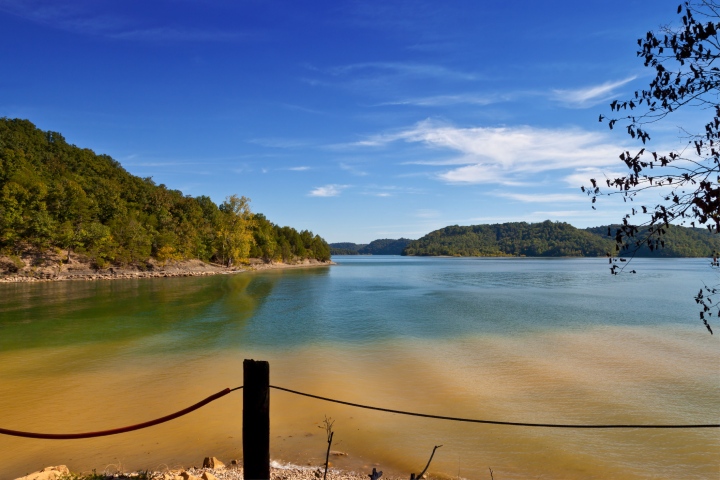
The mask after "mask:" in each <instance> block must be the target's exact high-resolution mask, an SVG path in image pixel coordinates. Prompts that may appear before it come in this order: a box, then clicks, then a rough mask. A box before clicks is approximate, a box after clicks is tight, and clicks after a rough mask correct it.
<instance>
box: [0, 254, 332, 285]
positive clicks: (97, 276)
mask: <svg viewBox="0 0 720 480" xmlns="http://www.w3.org/2000/svg"><path fill="white" fill-rule="evenodd" d="M22 261H23V263H24V264H25V265H26V266H24V267H22V268H19V269H17V271H14V272H12V271H10V267H9V266H8V265H10V262H11V260H10V259H9V258H8V257H0V283H29V282H57V281H73V280H75V281H77V280H84V281H94V280H120V279H131V278H168V277H201V276H207V275H229V274H236V273H242V272H257V271H264V270H278V269H288V268H310V267H327V266H330V265H335V262H333V261H327V262H321V261H318V260H315V259H305V260H302V261H298V262H296V263H281V262H269V263H266V262H263V261H262V260H259V259H250V263H249V264H248V265H241V266H237V267H223V266H221V265H217V264H212V263H205V262H203V261H201V260H184V261H179V262H168V263H167V264H165V265H160V264H158V263H157V262H154V261H150V262H148V264H147V265H146V266H144V268H143V269H140V268H138V267H129V268H120V267H108V268H103V269H94V268H92V266H91V264H90V263H89V262H88V261H84V260H83V259H71V260H70V261H65V262H60V261H59V260H58V259H56V258H53V257H43V258H40V259H38V258H32V257H26V258H25V257H24V258H22ZM28 265H30V266H28ZM3 267H4V268H3Z"/></svg>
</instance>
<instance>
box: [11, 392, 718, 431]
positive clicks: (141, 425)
mask: <svg viewBox="0 0 720 480" xmlns="http://www.w3.org/2000/svg"><path fill="white" fill-rule="evenodd" d="M241 388H243V387H242V386H240V387H235V388H226V389H225V390H222V391H220V392H218V393H216V394H214V395H210V396H209V397H207V398H206V399H204V400H202V401H200V402H198V403H196V404H194V405H191V406H189V407H187V408H185V409H183V410H180V411H178V412H175V413H172V414H170V415H166V416H164V417H160V418H156V419H155V420H150V421H148V422H144V423H138V424H137V425H130V426H127V427H121V428H114V429H111V430H101V431H98V432H84V433H36V432H22V431H19V430H8V429H5V428H0V435H11V436H14V437H25V438H41V439H47V440H74V439H79V438H94V437H104V436H107V435H117V434H119V433H125V432H132V431H134V430H140V429H143V428H148V427H152V426H154V425H159V424H161V423H165V422H169V421H170V420H174V419H176V418H178V417H182V416H183V415H187V414H188V413H190V412H193V411H195V410H197V409H198V408H200V407H203V406H205V405H207V404H208V403H210V402H214V401H215V400H217V399H218V398H221V397H224V396H225V395H227V394H228V393H230V392H234V391H235V390H240V389H241ZM270 388H274V389H275V390H281V391H284V392H288V393H292V394H295V395H301V396H303V397H309V398H314V399H317V400H323V401H326V402H332V403H339V404H341V405H348V406H350V407H358V408H365V409H368V410H376V411H379V412H388V413H397V414H399V415H410V416H413V417H423V418H434V419H437V420H450V421H454V422H468V423H483V424H487V425H508V426H514V427H546V428H596V429H600V428H605V429H610V428H655V429H657V428H720V424H700V425H632V424H623V425H577V424H576V425H573V424H560V423H527V422H504V421H499V420H480V419H475V418H462V417H448V416H445V415H431V414H428V413H418V412H408V411H404V410H394V409H391V408H382V407H373V406H371V405H363V404H360V403H352V402H346V401H343V400H336V399H334V398H328V397H321V396H319V395H313V394H310V393H305V392H299V391H297V390H291V389H289V388H284V387H278V386H276V385H270Z"/></svg>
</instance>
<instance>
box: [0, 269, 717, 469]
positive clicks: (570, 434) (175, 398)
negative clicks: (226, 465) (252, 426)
mask: <svg viewBox="0 0 720 480" xmlns="http://www.w3.org/2000/svg"><path fill="white" fill-rule="evenodd" d="M339 261H340V265H338V266H336V267H332V268H330V269H308V270H303V271H286V272H267V273H263V274H258V275H236V276H224V277H208V278H188V279H146V280H128V281H117V282H105V283H85V282H77V283H75V282H73V283H69V282H67V283H54V284H41V285H0V427H3V428H9V429H17V430H29V431H46V432H63V433H64V432H78V431H92V430H98V429H105V428H112V427H117V426H123V425H127V424H134V423H138V422H142V421H145V420H148V419H151V418H154V417H158V416H162V415H165V414H167V413H170V412H172V411H175V410H179V409H181V408H184V407H185V406H187V405H189V404H191V403H195V402H196V401H199V400H200V399H202V398H204V397H206V396H208V395H210V394H211V393H214V392H216V391H219V390H221V389H223V388H225V387H234V386H237V385H240V384H241V383H242V378H241V375H242V373H241V372H242V360H243V359H244V358H256V359H266V360H269V361H270V362H271V382H272V383H273V384H276V385H281V386H284V387H287V388H291V389H296V390H301V391H306V392H309V393H315V394H318V395H323V396H328V397H334V398H339V399H342V400H347V401H350V402H357V403H364V404H370V405H377V406H382V407H386V408H392V409H403V410H412V411H418V412H426V413H432V414H439V415H447V416H458V417H471V418H481V419H491V420H504V421H514V422H539V423H577V424H587V423H592V424H597V423H622V424H626V423H632V424H644V423H648V424H657V423H691V424H697V423H720V413H719V412H720V367H718V365H720V364H719V363H718V359H719V357H720V344H719V343H718V340H717V338H716V336H710V335H709V334H707V332H706V331H704V329H703V327H702V326H701V325H700V324H699V322H698V320H697V313H696V310H695V307H694V302H693V301H692V295H693V294H694V293H695V291H696V290H697V289H698V288H699V286H698V285H699V284H700V282H701V280H705V281H706V282H712V281H714V280H716V279H714V278H713V276H712V274H711V273H710V272H708V271H707V269H706V264H705V262H702V261H697V260H655V261H651V260H646V261H641V262H638V263H637V265H635V266H634V268H636V270H638V271H639V272H640V273H639V274H638V275H636V276H634V277H632V278H617V277H610V276H609V275H606V273H605V269H604V268H603V265H602V263H601V262H598V261H594V260H533V259H498V260H492V259H405V258H395V257H392V258H378V257H372V258H368V257H362V258H352V257H350V258H342V257H341V258H340V259H339ZM718 329H720V325H719V326H718ZM241 411H242V395H241V393H240V392H236V393H233V394H230V395H228V396H226V397H223V398H222V399H221V400H218V401H216V402H214V403H212V404H210V405H209V406H207V407H205V408H203V409H201V410H199V411H196V412H194V413H192V414H190V415H188V416H185V417H183V418H181V419H178V420H175V421H173V422H170V423H167V424H164V425H160V426H156V427H153V428H150V429H146V430H142V431H137V432H133V433H127V434H123V435H119V436H114V437H103V438H98V439H91V440H71V441H52V440H32V439H20V438H12V437H2V436H0V478H14V476H18V475H20V474H24V473H27V472H30V471H33V470H36V469H38V468H40V467H42V466H45V465H50V464H67V465H68V466H70V468H71V469H73V470H75V471H89V470H91V469H93V468H94V469H98V470H103V469H105V468H106V467H109V468H111V469H115V468H122V469H126V470H129V469H139V468H151V469H158V468H163V467H164V466H170V467H173V466H181V465H182V466H190V465H194V464H195V465H196V464H199V463H200V462H201V461H202V458H203V457H204V456H208V455H215V456H218V457H220V458H221V459H224V460H230V459H232V458H241V455H242V451H241V421H240V416H241ZM325 416H328V417H331V418H332V419H334V420H335V424H334V430H335V436H334V438H335V445H334V447H333V448H334V449H335V450H340V451H343V452H346V453H348V455H347V456H343V457H335V458H333V459H332V462H333V464H334V465H336V466H339V467H343V468H352V469H358V470H368V471H369V470H370V469H372V467H373V466H377V467H378V468H379V469H381V470H385V471H387V472H393V473H397V474H402V475H406V474H408V473H409V472H418V471H419V470H421V469H422V468H423V466H424V464H425V462H426V461H427V457H428V456H429V454H430V452H431V451H432V447H433V446H434V445H440V444H442V445H443V446H442V447H441V448H440V449H439V450H438V451H437V453H436V455H435V458H434V460H433V464H432V466H431V469H430V470H431V472H432V473H433V475H435V476H441V477H442V476H444V477H458V476H459V477H463V478H488V475H489V473H488V468H492V469H493V471H494V472H495V477H496V478H505V479H507V478H698V479H700V478H703V479H704V478H716V477H717V476H718V474H720V432H719V431H718V429H705V430H637V429H634V430H565V429H563V430H559V429H535V428H528V427H508V426H491V425H478V424H466V423H451V422H445V421H440V420H432V419H421V418H416V417H406V416H401V415H396V414H388V413H382V412H374V411H369V410H360V409H356V408H351V407H347V406H341V405H335V404H330V403H324V402H320V401H318V400H313V399H308V398H303V397H297V396H294V395H291V394H288V393H285V392H281V391H273V392H272V395H271V421H272V425H271V429H272V430H271V438H272V445H271V456H272V458H273V459H274V460H276V461H278V462H286V463H296V464H300V465H306V464H308V463H309V464H311V465H319V464H320V463H322V461H323V460H324V459H323V455H324V449H325V443H324V438H323V430H322V429H321V428H319V427H320V426H321V423H322V420H323V418H324V417H325Z"/></svg>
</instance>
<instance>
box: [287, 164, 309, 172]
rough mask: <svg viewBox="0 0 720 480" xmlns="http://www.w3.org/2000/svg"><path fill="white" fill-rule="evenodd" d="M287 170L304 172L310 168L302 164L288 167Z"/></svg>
mask: <svg viewBox="0 0 720 480" xmlns="http://www.w3.org/2000/svg"><path fill="white" fill-rule="evenodd" d="M288 170H291V171H293V172H304V171H306V170H310V167H308V166H305V165H303V166H301V167H290V168H288Z"/></svg>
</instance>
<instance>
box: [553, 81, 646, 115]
mask: <svg viewBox="0 0 720 480" xmlns="http://www.w3.org/2000/svg"><path fill="white" fill-rule="evenodd" d="M636 78H637V76H636V75H633V76H631V77H627V78H624V79H622V80H618V81H615V82H605V83H603V84H601V85H591V86H589V87H583V88H576V89H567V90H566V89H557V90H553V92H552V98H554V99H555V100H557V101H559V102H561V103H564V104H566V105H567V106H570V107H574V108H588V107H592V106H595V105H597V104H599V103H601V102H604V101H606V100H609V99H610V98H611V97H612V96H614V95H615V93H614V92H615V90H616V89H617V88H619V87H622V86H623V85H625V84H626V83H629V82H632V81H633V80H635V79H636Z"/></svg>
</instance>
